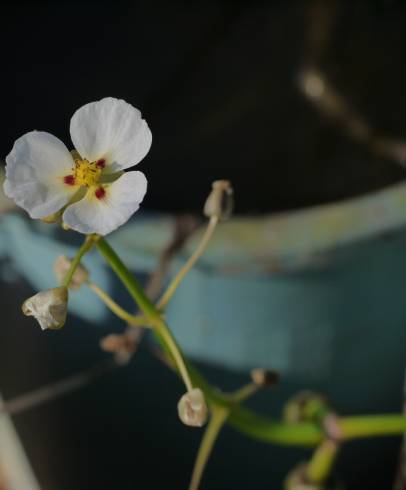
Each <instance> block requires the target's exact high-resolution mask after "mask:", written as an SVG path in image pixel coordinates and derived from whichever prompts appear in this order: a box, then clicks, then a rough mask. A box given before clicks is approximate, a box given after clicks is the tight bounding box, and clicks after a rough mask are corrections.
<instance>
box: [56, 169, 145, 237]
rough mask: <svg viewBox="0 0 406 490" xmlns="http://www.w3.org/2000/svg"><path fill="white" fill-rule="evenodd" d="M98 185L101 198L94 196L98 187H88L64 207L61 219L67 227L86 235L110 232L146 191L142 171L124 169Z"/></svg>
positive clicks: (139, 201) (126, 215)
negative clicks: (83, 195) (108, 181)
mask: <svg viewBox="0 0 406 490" xmlns="http://www.w3.org/2000/svg"><path fill="white" fill-rule="evenodd" d="M102 188H103V189H104V190H105V195H104V197H103V198H101V199H100V198H97V197H96V195H95V192H96V191H97V189H100V187H99V188H96V187H92V188H90V189H89V190H88V192H87V194H86V196H85V197H84V198H83V199H82V200H81V201H79V202H77V203H75V204H71V205H70V206H68V207H67V209H66V210H65V212H64V214H63V221H64V222H65V223H66V224H67V225H68V226H69V227H70V228H72V229H73V230H76V231H79V232H80V233H86V234H89V233H98V234H99V235H107V234H108V233H111V232H112V231H113V230H115V229H116V228H118V227H119V226H121V225H122V224H124V223H125V222H126V221H127V220H128V219H129V218H130V216H131V215H132V214H133V213H135V211H137V209H138V208H139V205H140V203H141V201H142V200H143V198H144V195H145V193H146V191H147V179H146V178H145V175H144V174H143V173H142V172H127V173H125V174H123V175H122V176H121V177H120V178H119V179H118V180H116V181H115V182H113V183H112V184H104V185H103V186H102Z"/></svg>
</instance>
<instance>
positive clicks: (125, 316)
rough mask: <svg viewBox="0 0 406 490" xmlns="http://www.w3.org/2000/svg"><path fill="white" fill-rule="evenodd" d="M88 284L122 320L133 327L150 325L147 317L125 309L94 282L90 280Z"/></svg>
mask: <svg viewBox="0 0 406 490" xmlns="http://www.w3.org/2000/svg"><path fill="white" fill-rule="evenodd" d="M87 286H88V288H89V289H90V290H91V291H93V292H94V293H95V294H96V295H97V296H98V297H99V298H100V299H101V300H102V301H103V303H104V304H105V305H106V306H107V308H109V309H110V311H111V312H112V313H114V314H115V315H116V316H117V317H118V318H120V319H121V320H124V321H125V322H127V323H128V324H129V325H131V326H133V327H145V328H148V327H150V325H149V324H148V320H147V318H146V317H144V316H140V315H132V314H131V313H128V311H126V310H124V308H122V307H121V306H120V305H118V304H117V303H116V302H115V301H114V300H113V298H112V297H111V296H110V295H108V294H107V293H106V292H105V291H103V289H101V288H100V287H99V286H98V285H97V284H95V283H94V282H91V281H88V282H87Z"/></svg>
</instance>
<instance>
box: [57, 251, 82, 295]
mask: <svg viewBox="0 0 406 490" xmlns="http://www.w3.org/2000/svg"><path fill="white" fill-rule="evenodd" d="M71 263H72V261H71V260H70V259H68V257H66V256H65V255H60V256H59V257H58V258H57V259H56V260H55V262H54V274H55V276H56V278H57V279H58V282H59V283H60V284H62V283H63V280H64V279H65V276H66V274H67V273H68V271H69V269H70V266H71ZM88 279H89V271H88V270H87V269H86V267H85V266H84V265H83V264H81V263H79V265H78V266H77V267H76V270H75V272H74V274H73V277H72V280H71V282H70V284H69V288H70V289H73V290H77V289H80V286H81V285H82V284H84V283H85V282H86V281H87V280H88Z"/></svg>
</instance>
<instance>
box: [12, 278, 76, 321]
mask: <svg viewBox="0 0 406 490" xmlns="http://www.w3.org/2000/svg"><path fill="white" fill-rule="evenodd" d="M22 310H23V313H24V315H26V316H33V317H35V318H36V320H38V323H39V324H40V326H41V328H42V330H47V329H48V328H50V329H53V330H55V329H58V328H62V327H63V326H64V324H65V320H66V314H67V311H68V290H67V288H66V287H65V286H62V287H59V288H53V289H47V290H46V291H40V292H39V293H37V294H36V295H35V296H32V297H31V298H28V299H27V300H25V301H24V303H23V305H22Z"/></svg>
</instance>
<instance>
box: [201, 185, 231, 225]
mask: <svg viewBox="0 0 406 490" xmlns="http://www.w3.org/2000/svg"><path fill="white" fill-rule="evenodd" d="M233 194H234V192H233V188H232V187H231V183H230V182H229V181H228V180H216V181H215V182H213V184H212V191H211V193H210V194H209V197H208V198H207V200H206V203H205V205H204V211H203V212H204V214H205V216H207V217H208V218H213V217H216V218H218V219H219V220H221V221H225V220H227V219H228V218H230V216H231V214H232V212H233V208H234V199H233Z"/></svg>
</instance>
